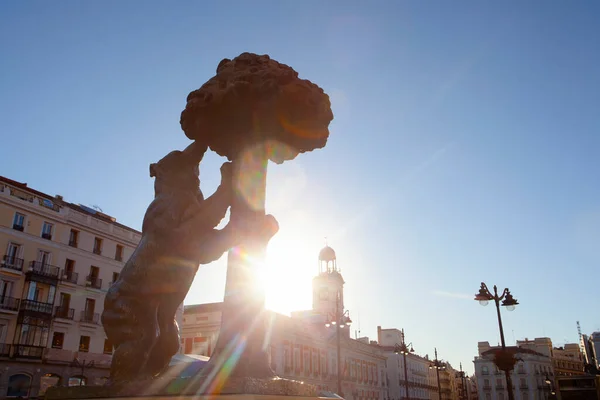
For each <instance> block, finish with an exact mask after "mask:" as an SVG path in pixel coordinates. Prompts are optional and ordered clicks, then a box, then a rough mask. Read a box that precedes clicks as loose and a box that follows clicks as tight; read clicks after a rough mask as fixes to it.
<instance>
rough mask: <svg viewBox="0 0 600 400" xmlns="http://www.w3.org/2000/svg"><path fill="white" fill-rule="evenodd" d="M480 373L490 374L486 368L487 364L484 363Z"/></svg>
mask: <svg viewBox="0 0 600 400" xmlns="http://www.w3.org/2000/svg"><path fill="white" fill-rule="evenodd" d="M481 374H482V375H489V374H490V369H489V368H488V366H487V365H484V366H483V367H481Z"/></svg>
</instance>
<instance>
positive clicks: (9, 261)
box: [1, 255, 23, 271]
mask: <svg viewBox="0 0 600 400" xmlns="http://www.w3.org/2000/svg"><path fill="white" fill-rule="evenodd" d="M1 266H2V268H8V269H14V270H15V271H22V270H23V259H22V258H17V257H15V256H9V255H5V256H4V258H3V259H2V264H1Z"/></svg>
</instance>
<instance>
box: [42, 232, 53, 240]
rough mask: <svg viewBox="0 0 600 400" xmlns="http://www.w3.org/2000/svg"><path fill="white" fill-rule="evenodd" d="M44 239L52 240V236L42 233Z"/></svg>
mask: <svg viewBox="0 0 600 400" xmlns="http://www.w3.org/2000/svg"><path fill="white" fill-rule="evenodd" d="M42 239H46V240H52V234H51V233H42Z"/></svg>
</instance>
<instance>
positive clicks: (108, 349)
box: [104, 339, 113, 354]
mask: <svg viewBox="0 0 600 400" xmlns="http://www.w3.org/2000/svg"><path fill="white" fill-rule="evenodd" d="M112 352H113V345H112V343H111V342H110V340H108V339H104V354H112Z"/></svg>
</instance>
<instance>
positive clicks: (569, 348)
mask: <svg viewBox="0 0 600 400" xmlns="http://www.w3.org/2000/svg"><path fill="white" fill-rule="evenodd" d="M517 346H519V347H522V348H528V349H531V350H534V351H537V352H539V353H542V354H544V355H546V356H549V357H550V358H551V359H552V366H553V369H554V373H555V375H556V376H557V377H559V376H573V375H583V374H585V368H584V362H583V354H582V353H581V349H580V348H579V345H578V344H577V343H567V344H565V345H564V347H553V346H552V340H551V339H550V338H535V339H534V340H528V339H525V340H517Z"/></svg>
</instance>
